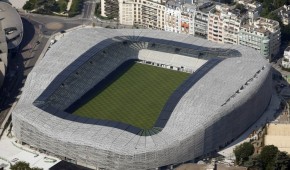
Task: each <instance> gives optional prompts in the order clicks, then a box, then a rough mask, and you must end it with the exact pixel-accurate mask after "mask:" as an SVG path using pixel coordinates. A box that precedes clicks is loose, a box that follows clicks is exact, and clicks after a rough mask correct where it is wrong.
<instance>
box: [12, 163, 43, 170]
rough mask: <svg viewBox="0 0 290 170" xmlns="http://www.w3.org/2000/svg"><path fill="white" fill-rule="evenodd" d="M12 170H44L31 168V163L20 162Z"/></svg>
mask: <svg viewBox="0 0 290 170" xmlns="http://www.w3.org/2000/svg"><path fill="white" fill-rule="evenodd" d="M10 169H11V170H42V169H41V168H30V166H29V163H27V162H23V161H19V162H17V163H16V164H14V165H12V166H11V167H10Z"/></svg>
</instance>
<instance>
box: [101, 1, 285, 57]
mask: <svg viewBox="0 0 290 170" xmlns="http://www.w3.org/2000/svg"><path fill="white" fill-rule="evenodd" d="M106 1H112V0H102V2H103V5H104V2H106ZM115 2H117V1H115ZM118 3H119V6H118V9H120V10H119V23H120V24H124V25H132V26H133V25H135V26H141V27H143V28H152V29H159V30H165V31H170V32H175V33H182V34H188V35H193V36H198V37H202V38H207V39H208V40H210V41H213V42H217V43H228V44H240V45H245V46H248V47H251V48H254V49H256V50H258V51H260V53H261V54H262V55H263V56H264V57H266V58H268V59H270V58H271V57H273V56H275V55H276V54H277V52H278V50H279V46H280V36H281V35H280V34H281V33H280V26H279V23H278V22H276V21H273V20H270V19H265V18H260V17H259V14H260V12H261V10H262V5H261V4H260V3H258V2H255V1H253V0H240V1H237V2H236V4H235V5H231V6H229V5H224V4H223V5H221V4H218V3H213V2H206V3H203V4H198V3H194V4H193V3H187V2H185V1H182V0H169V1H167V2H166V3H165V2H164V1H162V0H154V1H147V0H119V1H118ZM106 4H109V7H105V6H104V7H103V8H102V14H104V16H106V11H111V10H112V9H111V5H110V3H106ZM285 22H286V21H285Z"/></svg>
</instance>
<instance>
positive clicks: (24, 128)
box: [12, 28, 271, 170]
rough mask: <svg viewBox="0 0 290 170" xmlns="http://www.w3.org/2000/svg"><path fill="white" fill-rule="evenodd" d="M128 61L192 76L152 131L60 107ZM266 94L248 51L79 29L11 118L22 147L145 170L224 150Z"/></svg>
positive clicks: (266, 69)
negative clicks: (188, 72)
mask: <svg viewBox="0 0 290 170" xmlns="http://www.w3.org/2000/svg"><path fill="white" fill-rule="evenodd" d="M129 59H141V60H148V61H153V62H156V63H165V64H167V65H174V66H176V67H180V68H186V69H192V70H193V71H194V73H193V74H192V75H191V79H189V80H190V81H191V82H189V83H192V84H191V85H189V84H185V86H184V88H185V89H187V90H185V91H184V89H182V88H181V89H180V91H176V92H174V93H176V94H177V95H178V94H182V95H181V97H180V99H179V100H178V101H177V102H176V103H175V104H176V106H175V107H174V108H173V110H172V112H170V116H169V117H168V119H167V120H166V122H165V124H164V127H162V128H161V127H160V128H159V131H158V132H156V133H150V134H147V135H140V133H138V131H135V130H136V129H135V130H134V129H131V128H132V127H130V126H129V125H126V124H122V123H119V122H111V121H108V120H95V119H88V118H82V117H78V116H76V115H72V114H69V113H66V112H65V111H64V109H65V108H66V107H67V106H69V105H70V104H71V103H73V102H74V101H75V100H77V99H78V98H79V97H80V96H81V95H83V94H84V93H86V92H87V91H88V90H89V89H90V88H92V87H93V86H94V85H95V84H96V83H98V82H100V81H101V80H102V79H103V78H105V77H106V76H107V75H108V74H109V73H110V72H111V71H113V70H114V69H115V68H117V67H118V66H119V65H120V64H121V63H123V62H124V61H127V60H129ZM270 98H271V67H270V65H269V64H268V63H267V61H265V59H264V58H263V57H261V55H260V54H259V53H257V52H256V51H255V50H254V49H250V48H246V47H243V46H236V45H229V44H216V43H213V42H209V41H207V40H204V39H199V38H195V37H189V36H186V35H184V34H175V33H170V32H165V31H153V30H140V29H138V30H136V29H135V30H126V29H122V30H117V29H114V30H112V29H102V28H86V29H85V28H84V29H80V30H77V31H74V32H70V33H67V34H66V35H65V36H64V37H63V38H62V39H61V40H59V41H58V42H57V43H55V44H54V45H53V46H52V47H51V48H50V50H49V51H48V52H47V53H46V55H45V57H44V58H43V59H42V60H41V62H40V63H39V64H38V65H36V66H35V67H34V68H33V70H32V71H31V73H30V74H29V75H28V77H27V80H26V83H25V86H24V88H23V93H22V95H21V98H20V100H19V102H18V104H17V106H16V108H15V109H14V110H13V113H12V122H13V128H14V132H15V135H16V137H17V139H18V140H19V141H21V142H25V143H27V144H29V145H31V146H33V147H36V148H39V149H41V150H43V151H46V152H49V153H52V154H55V155H58V156H61V157H66V158H69V159H71V160H73V161H75V162H76V163H79V164H85V165H90V166H93V167H96V168H105V169H126V170H128V169H132V170H136V169H149V168H156V167H160V166H164V165H169V164H176V163H180V162H186V161H189V160H192V159H194V158H197V157H200V156H203V155H206V154H209V153H212V152H215V151H217V150H219V148H222V147H224V146H226V145H227V144H229V143H230V142H232V141H233V140H234V139H236V138H237V137H238V136H239V135H240V134H241V133H242V132H244V131H245V130H246V129H247V128H248V127H250V126H251V125H252V124H253V123H254V122H255V121H256V120H257V119H258V118H259V117H260V116H261V115H262V114H263V111H264V110H265V109H266V107H267V105H268V103H269V101H270ZM163 116H166V115H163ZM161 119H162V118H161ZM162 120H163V119H162ZM162 120H161V122H162ZM152 132H153V131H152Z"/></svg>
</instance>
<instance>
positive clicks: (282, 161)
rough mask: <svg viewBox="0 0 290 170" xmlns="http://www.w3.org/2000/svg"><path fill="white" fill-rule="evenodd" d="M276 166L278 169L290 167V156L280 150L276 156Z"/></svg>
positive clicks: (284, 169)
mask: <svg viewBox="0 0 290 170" xmlns="http://www.w3.org/2000/svg"><path fill="white" fill-rule="evenodd" d="M274 167H275V169H276V170H287V169H290V157H289V156H288V155H287V153H286V152H278V153H277V155H276V157H275V164H274Z"/></svg>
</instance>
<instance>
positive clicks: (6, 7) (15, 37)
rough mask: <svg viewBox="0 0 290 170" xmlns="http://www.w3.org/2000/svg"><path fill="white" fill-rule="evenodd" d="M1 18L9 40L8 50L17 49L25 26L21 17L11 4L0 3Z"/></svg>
mask: <svg viewBox="0 0 290 170" xmlns="http://www.w3.org/2000/svg"><path fill="white" fill-rule="evenodd" d="M0 16H1V17H0V22H1V24H2V30H4V31H5V34H6V38H7V39H8V48H9V49H12V48H15V47H17V46H18V45H19V44H20V42H21V40H22V36H23V35H22V34H23V25H22V20H21V18H20V15H19V14H18V12H17V11H16V9H15V8H13V7H12V6H11V5H10V4H8V3H6V2H1V1H0ZM9 40H10V41H9Z"/></svg>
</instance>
